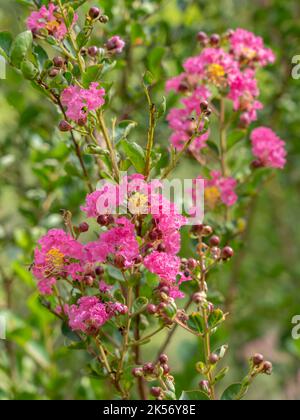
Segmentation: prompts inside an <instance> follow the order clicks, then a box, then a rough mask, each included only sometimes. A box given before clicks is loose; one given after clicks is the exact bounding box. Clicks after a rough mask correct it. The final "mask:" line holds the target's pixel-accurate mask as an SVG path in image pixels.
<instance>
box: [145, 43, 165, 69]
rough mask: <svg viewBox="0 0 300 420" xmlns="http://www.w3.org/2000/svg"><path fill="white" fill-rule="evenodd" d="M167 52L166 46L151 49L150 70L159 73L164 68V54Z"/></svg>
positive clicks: (149, 56) (149, 57)
mask: <svg viewBox="0 0 300 420" xmlns="http://www.w3.org/2000/svg"><path fill="white" fill-rule="evenodd" d="M164 54H165V49H164V47H159V46H158V47H155V48H153V49H152V50H151V51H150V54H149V55H148V66H149V70H150V71H151V72H152V73H153V74H155V75H159V73H160V72H161V69H162V66H161V65H162V60H163V56H164Z"/></svg>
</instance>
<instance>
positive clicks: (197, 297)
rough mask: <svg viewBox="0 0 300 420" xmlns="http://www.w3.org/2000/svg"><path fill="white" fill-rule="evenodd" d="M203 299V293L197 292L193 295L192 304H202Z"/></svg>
mask: <svg viewBox="0 0 300 420" xmlns="http://www.w3.org/2000/svg"><path fill="white" fill-rule="evenodd" d="M204 299H205V298H204V296H203V293H201V292H198V293H194V294H193V302H195V303H197V304H200V303H202V302H203V301H204Z"/></svg>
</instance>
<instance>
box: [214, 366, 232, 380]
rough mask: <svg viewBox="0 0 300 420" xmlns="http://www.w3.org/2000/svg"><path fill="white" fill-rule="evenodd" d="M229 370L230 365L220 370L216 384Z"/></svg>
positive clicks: (216, 377)
mask: <svg viewBox="0 0 300 420" xmlns="http://www.w3.org/2000/svg"><path fill="white" fill-rule="evenodd" d="M228 372H229V368H228V367H225V368H224V369H222V370H220V372H219V373H218V374H217V375H216V376H215V379H214V384H216V383H218V382H220V381H222V379H224V378H225V376H226V375H227V373H228Z"/></svg>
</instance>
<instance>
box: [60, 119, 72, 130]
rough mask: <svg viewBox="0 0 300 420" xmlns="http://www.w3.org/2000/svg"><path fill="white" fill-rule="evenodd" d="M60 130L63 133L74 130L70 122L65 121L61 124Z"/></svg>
mask: <svg viewBox="0 0 300 420" xmlns="http://www.w3.org/2000/svg"><path fill="white" fill-rule="evenodd" d="M58 128H59V130H60V131H62V132H67V131H71V130H72V126H71V124H69V123H68V121H65V120H63V121H61V122H60V123H59V125H58Z"/></svg>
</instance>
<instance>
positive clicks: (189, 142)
mask: <svg viewBox="0 0 300 420" xmlns="http://www.w3.org/2000/svg"><path fill="white" fill-rule="evenodd" d="M201 121H202V116H201V117H200V118H199V121H198V125H197V129H196V130H195V132H194V133H193V134H192V135H191V137H190V138H189V139H188V140H187V142H186V143H185V145H184V146H183V148H182V150H180V152H179V153H177V154H176V156H175V158H174V160H173V161H172V162H171V164H170V165H169V166H168V167H167V168H166V169H165V171H164V172H163V173H162V175H161V179H162V180H163V179H165V178H167V177H168V176H169V175H170V173H171V172H172V171H173V170H174V169H175V168H176V166H177V164H178V162H179V160H180V159H181V158H182V156H183V155H184V154H185V152H186V151H187V150H188V148H189V147H190V146H191V145H192V143H193V141H194V140H195V139H196V138H197V137H198V136H199V132H198V131H199V127H200V124H201Z"/></svg>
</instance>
